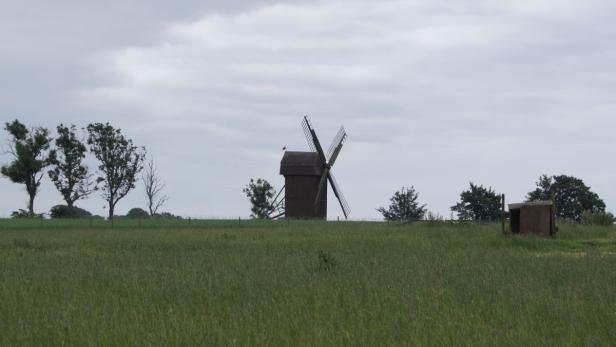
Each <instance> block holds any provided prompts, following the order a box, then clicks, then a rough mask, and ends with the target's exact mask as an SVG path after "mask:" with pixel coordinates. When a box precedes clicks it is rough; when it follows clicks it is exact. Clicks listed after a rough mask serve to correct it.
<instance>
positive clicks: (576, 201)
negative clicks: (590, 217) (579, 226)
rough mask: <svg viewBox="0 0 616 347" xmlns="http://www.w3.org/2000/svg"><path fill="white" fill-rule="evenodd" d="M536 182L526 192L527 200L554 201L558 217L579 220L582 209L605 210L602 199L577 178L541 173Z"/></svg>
mask: <svg viewBox="0 0 616 347" xmlns="http://www.w3.org/2000/svg"><path fill="white" fill-rule="evenodd" d="M536 184H537V188H536V189H535V190H533V191H532V192H529V193H528V195H527V200H528V201H537V200H552V201H554V207H555V208H556V216H557V217H559V218H563V219H568V220H573V221H576V222H579V221H581V219H582V213H583V212H584V211H592V212H599V211H605V203H604V202H603V200H601V199H600V198H599V195H597V194H596V193H594V192H592V191H591V190H590V187H588V186H587V185H586V184H584V181H582V180H581V179H579V178H576V177H573V176H567V175H559V176H551V177H550V176H547V175H542V176H541V177H539V180H538V181H537V183H536Z"/></svg>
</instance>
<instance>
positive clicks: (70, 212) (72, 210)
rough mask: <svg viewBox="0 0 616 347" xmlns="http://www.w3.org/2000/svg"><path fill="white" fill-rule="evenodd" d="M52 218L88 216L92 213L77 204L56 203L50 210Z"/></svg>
mask: <svg viewBox="0 0 616 347" xmlns="http://www.w3.org/2000/svg"><path fill="white" fill-rule="evenodd" d="M49 215H50V216H51V218H88V217H91V216H92V213H90V212H88V211H86V210H84V209H83V208H79V207H77V206H73V207H70V206H67V205H56V206H54V207H52V208H51V210H49Z"/></svg>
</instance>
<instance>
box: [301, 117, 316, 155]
mask: <svg viewBox="0 0 616 347" xmlns="http://www.w3.org/2000/svg"><path fill="white" fill-rule="evenodd" d="M302 129H303V130H304V135H305V136H306V142H308V147H309V148H310V151H311V152H316V151H317V149H316V147H315V146H314V139H313V138H312V126H311V125H310V121H309V120H308V117H307V116H304V120H303V121H302Z"/></svg>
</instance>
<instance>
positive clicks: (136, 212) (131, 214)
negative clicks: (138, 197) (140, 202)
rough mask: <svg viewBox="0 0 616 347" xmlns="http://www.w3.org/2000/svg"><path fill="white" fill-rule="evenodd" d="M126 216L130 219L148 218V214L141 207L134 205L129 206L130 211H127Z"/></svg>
mask: <svg viewBox="0 0 616 347" xmlns="http://www.w3.org/2000/svg"><path fill="white" fill-rule="evenodd" d="M126 217H127V218H131V219H143V218H150V214H149V213H148V212H147V211H146V210H144V209H142V208H139V207H135V208H131V209H130V211H128V213H127V214H126Z"/></svg>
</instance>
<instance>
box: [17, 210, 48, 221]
mask: <svg viewBox="0 0 616 347" xmlns="http://www.w3.org/2000/svg"><path fill="white" fill-rule="evenodd" d="M11 218H15V219H21V218H43V214H42V213H30V211H28V210H24V209H21V208H20V209H19V210H17V211H13V212H11Z"/></svg>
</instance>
